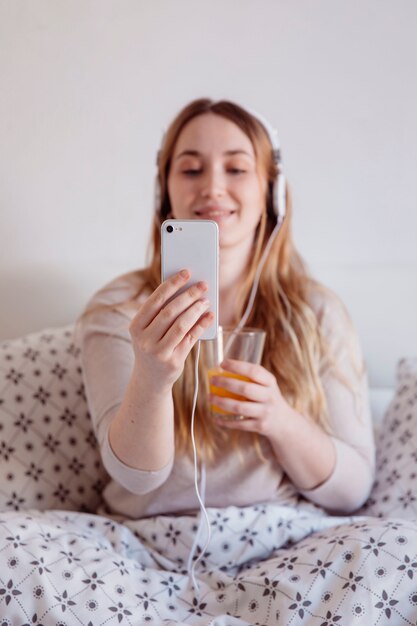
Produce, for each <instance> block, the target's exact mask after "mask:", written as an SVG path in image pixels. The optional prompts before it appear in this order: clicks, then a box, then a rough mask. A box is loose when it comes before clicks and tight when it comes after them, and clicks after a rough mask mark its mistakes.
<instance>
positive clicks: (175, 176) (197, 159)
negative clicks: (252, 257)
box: [168, 113, 267, 247]
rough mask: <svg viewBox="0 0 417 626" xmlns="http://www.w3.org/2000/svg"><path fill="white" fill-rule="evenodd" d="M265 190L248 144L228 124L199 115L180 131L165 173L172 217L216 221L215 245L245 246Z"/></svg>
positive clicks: (217, 117) (216, 117)
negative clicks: (242, 244)
mask: <svg viewBox="0 0 417 626" xmlns="http://www.w3.org/2000/svg"><path fill="white" fill-rule="evenodd" d="M266 189H267V179H266V175H265V174H264V173H261V172H260V171H259V167H258V164H257V162H256V155H255V152H254V148H253V145H252V142H251V141H250V139H249V137H248V136H247V135H246V134H245V133H244V132H243V131H242V130H241V129H240V128H239V127H238V126H237V125H236V124H234V123H233V122H232V121H230V120H228V119H226V118H225V117H222V116H220V115H216V114H214V113H204V114H202V115H199V116H197V117H194V118H193V119H192V120H191V121H190V122H188V124H186V126H185V127H184V128H183V129H182V131H181V133H180V135H179V137H178V139H177V142H176V145H175V148H174V152H173V155H172V160H171V167H170V171H169V175H168V194H169V198H170V204H171V213H172V217H174V218H177V219H210V220H214V221H216V222H217V224H218V226H219V233H220V246H221V247H229V246H234V245H237V244H239V243H243V242H245V243H246V244H248V243H249V242H250V243H251V242H252V241H253V237H254V234H255V231H256V227H257V225H258V223H259V220H260V217H261V215H262V213H263V212H264V211H265V202H266V200H265V198H266Z"/></svg>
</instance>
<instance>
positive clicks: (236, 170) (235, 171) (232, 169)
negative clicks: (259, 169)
mask: <svg viewBox="0 0 417 626" xmlns="http://www.w3.org/2000/svg"><path fill="white" fill-rule="evenodd" d="M228 172H229V173H230V174H244V173H245V172H246V170H242V169H240V168H238V167H230V168H229V169H228Z"/></svg>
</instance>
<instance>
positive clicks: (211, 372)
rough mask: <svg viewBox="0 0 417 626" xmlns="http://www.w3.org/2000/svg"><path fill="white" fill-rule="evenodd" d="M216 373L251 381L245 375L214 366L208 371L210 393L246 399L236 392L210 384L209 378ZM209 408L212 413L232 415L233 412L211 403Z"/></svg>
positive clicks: (223, 396)
mask: <svg viewBox="0 0 417 626" xmlns="http://www.w3.org/2000/svg"><path fill="white" fill-rule="evenodd" d="M217 375H219V376H224V377H225V378H237V379H238V380H245V381H249V382H252V380H251V379H250V378H248V377H247V376H241V375H240V374H234V373H233V372H227V371H226V370H222V369H221V368H220V367H214V368H212V369H210V370H209V371H208V378H209V387H210V393H211V394H213V395H216V396H221V397H222V398H233V399H234V400H247V398H245V397H244V396H239V395H238V394H236V393H232V392H231V391H229V390H228V389H224V388H223V387H215V386H214V385H212V384H211V378H212V377H213V376H217ZM210 409H211V410H212V411H213V412H214V413H217V414H218V415H234V413H230V411H225V410H224V409H221V408H220V407H218V406H216V405H215V404H211V405H210Z"/></svg>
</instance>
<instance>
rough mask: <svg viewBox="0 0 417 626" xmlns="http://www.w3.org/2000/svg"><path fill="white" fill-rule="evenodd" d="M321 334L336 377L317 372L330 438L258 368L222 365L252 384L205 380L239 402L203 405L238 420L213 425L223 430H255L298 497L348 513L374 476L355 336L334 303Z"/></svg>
mask: <svg viewBox="0 0 417 626" xmlns="http://www.w3.org/2000/svg"><path fill="white" fill-rule="evenodd" d="M322 324H323V328H322V330H323V332H324V333H325V335H326V336H327V338H328V342H329V348H330V350H331V353H332V357H333V360H334V361H335V364H336V366H337V369H338V372H339V374H342V376H343V377H344V378H345V379H346V382H347V383H349V385H350V387H351V388H349V387H347V386H346V384H345V383H344V382H342V381H341V380H340V376H339V375H338V374H336V373H335V370H334V369H333V370H332V369H328V371H327V372H326V373H324V374H323V378H322V384H323V387H324V392H325V396H326V401H327V405H328V413H329V419H330V424H329V428H330V432H331V435H329V434H327V433H326V432H325V431H324V430H323V429H322V428H321V427H320V426H318V425H317V424H316V423H315V422H313V421H312V420H311V419H310V418H309V417H307V416H304V415H301V414H300V413H298V412H297V411H295V410H294V409H293V408H292V407H290V406H289V405H288V403H287V402H286V401H285V399H284V398H283V396H282V395H281V392H280V390H279V387H278V384H277V381H276V379H275V377H274V376H273V375H272V374H271V373H270V372H268V371H267V370H265V368H263V367H261V366H259V365H252V364H250V363H244V362H239V361H226V362H224V363H223V367H224V369H227V370H230V371H233V372H235V373H237V374H241V375H243V376H247V377H248V378H250V379H251V380H253V381H254V383H250V382H249V383H246V382H244V381H238V380H236V379H233V378H221V377H218V378H217V379H212V383H213V385H216V386H217V385H218V386H222V387H224V388H226V389H229V390H230V391H232V392H234V393H236V394H238V395H242V396H245V397H246V398H248V400H250V402H239V401H236V400H230V399H228V398H224V399H223V398H219V397H218V396H216V397H215V398H212V399H211V401H212V402H213V403H214V404H216V405H218V406H220V407H222V408H223V409H225V410H228V411H230V412H232V413H238V414H242V415H246V416H247V417H248V419H246V420H244V421H242V422H221V421H219V423H223V425H224V426H225V427H228V428H239V429H241V430H248V431H255V432H258V433H260V434H261V435H264V436H265V437H267V438H268V440H269V441H270V443H271V446H272V448H273V450H274V452H275V455H276V457H277V459H278V461H279V463H280V464H281V466H282V468H283V470H284V471H285V473H286V474H287V475H288V477H289V478H290V480H291V481H292V482H293V483H294V485H295V486H296V487H297V488H298V489H299V490H300V492H301V493H303V495H305V496H306V497H308V498H309V499H310V500H312V501H314V502H315V503H317V504H319V505H321V506H324V507H325V508H328V509H331V510H335V511H343V512H350V511H353V510H355V509H357V508H358V507H359V506H360V505H361V504H362V503H363V502H364V501H365V500H366V498H367V496H368V495H369V492H370V489H371V486H372V483H373V478H374V441H373V429H372V420H371V415H370V409H369V399H368V386H367V378H366V372H365V370H364V368H362V371H361V369H360V368H359V367H355V363H356V364H357V365H358V364H359V365H360V364H361V363H362V354H361V350H360V346H359V342H358V339H357V336H356V334H355V332H354V329H353V326H352V325H351V322H350V318H349V317H348V315H347V312H346V310H345V309H344V307H343V305H342V303H338V302H337V300H335V301H334V302H332V304H331V306H330V305H329V306H328V308H327V311H326V314H325V316H324V319H323V320H322Z"/></svg>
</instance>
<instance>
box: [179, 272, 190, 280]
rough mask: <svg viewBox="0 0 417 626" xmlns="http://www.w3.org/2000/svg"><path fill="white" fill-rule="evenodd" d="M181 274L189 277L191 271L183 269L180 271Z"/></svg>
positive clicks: (183, 276)
mask: <svg viewBox="0 0 417 626" xmlns="http://www.w3.org/2000/svg"><path fill="white" fill-rule="evenodd" d="M180 276H181V277H182V278H188V277H189V276H190V273H189V271H188V270H181V271H180Z"/></svg>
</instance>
